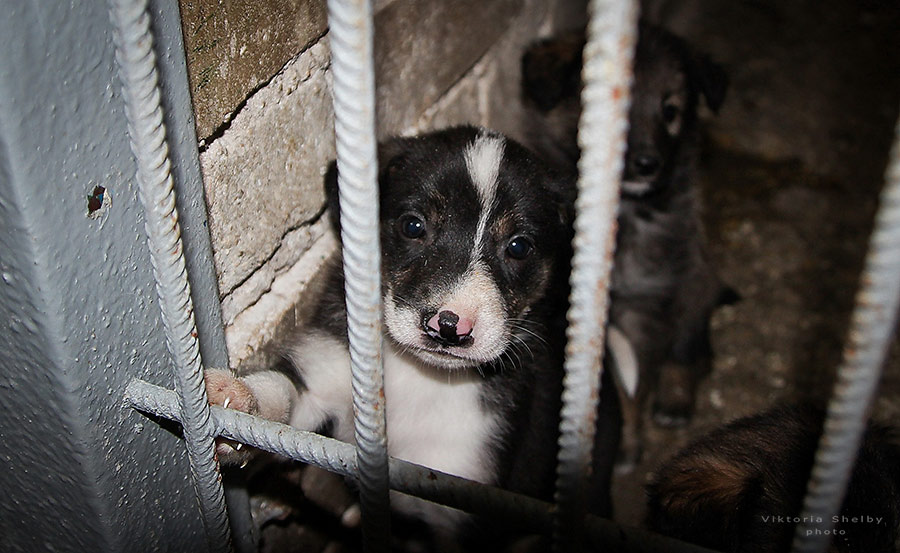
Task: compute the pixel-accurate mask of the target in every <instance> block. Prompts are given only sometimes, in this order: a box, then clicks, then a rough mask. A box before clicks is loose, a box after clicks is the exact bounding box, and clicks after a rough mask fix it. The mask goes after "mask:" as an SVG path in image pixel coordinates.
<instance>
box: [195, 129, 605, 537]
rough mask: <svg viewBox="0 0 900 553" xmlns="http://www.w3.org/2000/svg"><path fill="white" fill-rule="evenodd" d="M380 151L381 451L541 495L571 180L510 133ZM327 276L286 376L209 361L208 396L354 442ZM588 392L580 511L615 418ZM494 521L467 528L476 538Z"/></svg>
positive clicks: (559, 346) (334, 287)
mask: <svg viewBox="0 0 900 553" xmlns="http://www.w3.org/2000/svg"><path fill="white" fill-rule="evenodd" d="M379 158H380V175H379V185H380V204H381V213H380V220H381V244H382V270H383V274H382V278H383V281H382V282H383V284H382V291H383V299H384V323H385V329H386V335H385V341H384V385H385V396H386V415H387V428H388V450H389V453H390V455H392V456H394V457H398V458H400V459H405V460H407V461H411V462H414V463H418V464H421V465H425V466H428V467H432V468H435V469H438V470H441V471H443V472H447V473H450V474H454V475H458V476H462V477H465V478H469V479H471V480H475V481H478V482H483V483H487V484H493V485H497V486H501V487H504V488H507V489H510V490H513V491H517V492H522V493H525V494H528V495H531V496H534V497H539V498H546V499H549V498H550V497H551V496H552V489H553V481H554V467H555V458H556V452H557V443H556V441H557V434H558V424H559V408H560V401H561V400H560V394H561V390H562V362H563V346H564V340H565V338H564V333H565V312H566V309H567V301H566V300H567V293H568V289H567V285H566V281H567V276H568V264H569V254H568V252H569V251H570V247H569V241H570V239H571V232H570V218H571V210H572V208H571V204H572V195H573V186H572V182H571V180H570V179H567V178H564V177H562V176H560V175H559V174H557V173H556V172H554V171H553V170H552V169H550V168H549V167H548V166H547V165H545V164H544V163H543V162H541V161H540V160H539V159H537V158H536V157H535V156H534V155H533V154H531V153H530V152H529V151H527V150H526V149H525V148H523V147H522V146H520V145H519V144H517V143H515V142H513V141H511V140H508V139H506V138H505V137H503V136H501V135H499V134H497V133H494V132H491V131H488V130H484V129H479V128H474V127H457V128H452V129H447V130H443V131H438V132H435V133H432V134H428V135H424V136H420V137H414V138H398V139H394V140H391V141H389V142H388V143H386V144H384V145H382V146H381V147H380V151H379ZM333 177H334V174H333V172H332V174H331V178H329V179H328V180H329V182H330V186H329V198H330V204H331V206H330V208H331V213H332V214H336V213H338V209H337V204H336V192H335V188H336V187H335V186H334V181H335V180H336V179H334V178H333ZM335 224H336V226H339V224H340V222H339V221H335ZM327 278H328V279H329V280H328V283H327V286H326V287H325V288H326V290H325V293H324V294H323V295H322V297H321V299H320V300H319V304H318V307H317V308H316V310H315V315H314V316H313V317H312V323H311V324H310V325H309V326H307V327H306V328H304V329H303V330H302V334H301V335H300V337H299V338H298V339H297V341H296V343H294V344H292V345H291V346H290V357H291V361H292V362H293V366H294V368H295V369H296V376H297V377H298V378H299V381H300V385H299V386H295V385H294V384H292V383H291V379H290V378H288V377H287V376H285V375H283V374H281V373H279V372H276V371H266V372H259V373H255V374H250V375H249V376H246V377H243V378H240V379H236V378H235V377H234V376H232V375H231V374H230V373H227V372H216V373H211V374H209V376H208V378H207V388H208V389H209V391H210V396H211V398H212V399H211V400H212V401H215V402H216V403H223V402H224V401H225V398H226V397H229V398H231V399H230V400H229V405H230V406H235V407H237V408H242V409H243V408H245V407H247V408H246V409H245V410H248V411H251V412H253V411H255V412H258V413H259V414H261V415H262V416H264V417H267V418H270V419H274V420H278V421H282V422H288V423H290V424H291V425H292V426H295V427H297V428H300V429H306V430H321V429H323V428H326V427H327V428H330V432H331V433H332V434H333V435H334V437H336V438H338V439H341V440H344V441H347V442H353V440H354V433H353V413H352V404H351V395H350V393H351V389H350V361H349V353H348V345H347V326H346V310H345V307H344V281H343V274H342V271H341V268H340V264H339V263H334V264H333V266H332V267H331V271H330V273H329V275H328V276H327ZM603 390H604V393H603V397H602V398H601V399H602V401H601V407H600V413H599V423H598V425H599V427H598V432H597V443H596V444H595V452H596V453H595V462H594V476H595V483H594V484H595V485H594V490H593V492H592V494H591V497H592V498H593V501H594V504H593V505H592V507H593V510H594V511H595V512H597V513H598V514H601V515H603V514H606V515H608V514H609V510H610V502H609V480H610V472H611V468H612V462H613V459H614V457H615V451H616V448H617V443H618V437H619V431H620V423H621V421H620V419H619V412H618V402H617V398H616V393H615V391H614V388H613V386H612V385H609V386H604V388H603ZM242 398H243V399H242ZM223 446H224V444H223ZM225 447H226V448H227V446H225ZM222 453H224V454H227V453H229V452H228V451H227V450H226V451H223V452H222ZM392 504H393V505H394V507H396V508H397V509H398V510H399V511H401V512H402V513H404V514H406V515H411V516H413V517H417V518H419V519H421V520H424V521H425V522H426V523H428V524H429V525H430V526H431V527H433V528H436V529H439V530H443V531H445V532H448V533H450V534H458V533H459V531H460V530H461V529H462V527H463V526H466V527H468V526H470V525H469V524H468V522H469V519H468V518H467V517H466V516H465V515H463V514H462V513H461V512H459V511H454V510H452V509H449V508H446V507H441V506H438V505H435V504H432V503H429V502H425V501H421V500H416V499H414V498H410V497H406V496H400V495H395V496H394V497H392ZM472 526H473V527H475V530H474V531H475V532H477V525H472ZM468 530H469V531H472V530H471V529H468ZM493 530H494V529H492V532H484V533H481V534H477V533H476V535H475V543H476V544H478V543H483V542H484V541H485V539H486V536H487V535H489V534H493V533H494V531H493Z"/></svg>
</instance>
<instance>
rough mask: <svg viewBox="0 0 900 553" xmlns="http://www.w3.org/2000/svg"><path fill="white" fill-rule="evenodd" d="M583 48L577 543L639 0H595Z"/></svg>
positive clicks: (572, 480) (571, 502)
mask: <svg viewBox="0 0 900 553" xmlns="http://www.w3.org/2000/svg"><path fill="white" fill-rule="evenodd" d="M589 11H590V22H589V24H588V29H587V44H586V46H585V49H584V69H583V73H582V77H583V80H584V90H583V92H582V105H583V106H584V107H583V110H582V115H581V120H580V121H579V126H578V144H579V146H580V148H581V158H580V159H579V161H578V172H579V179H578V199H577V202H576V213H577V215H576V217H575V238H574V242H573V243H574V249H575V253H574V257H573V258H572V275H571V279H570V281H571V285H572V293H571V298H570V308H569V314H568V318H569V328H568V330H567V337H568V344H567V347H566V365H565V369H566V376H565V381H564V391H563V408H562V414H561V417H562V420H561V422H560V438H559V447H560V449H559V460H558V466H557V480H556V501H557V502H558V504H559V511H558V517H557V525H556V530H555V532H554V537H555V540H556V541H555V550H556V551H559V552H570V551H575V550H577V549H578V548H579V547H580V545H579V540H580V536H581V524H582V518H583V516H584V512H585V499H586V498H585V497H584V491H585V489H586V487H585V482H586V480H587V478H588V475H589V471H590V466H591V451H592V449H593V444H594V434H595V431H596V418H597V404H598V402H599V398H600V373H601V370H602V364H601V363H602V355H603V350H604V339H605V332H604V329H605V325H606V320H607V309H608V305H609V278H610V273H611V270H612V260H613V251H614V248H615V229H616V212H617V209H618V204H619V188H620V178H621V174H622V167H623V157H624V154H625V138H626V135H627V130H628V107H629V101H630V100H629V98H630V86H631V79H632V69H631V60H632V58H633V56H634V44H635V41H636V34H637V7H636V5H635V2H633V1H631V0H624V1H623V0H592V1H591V3H590V5H589Z"/></svg>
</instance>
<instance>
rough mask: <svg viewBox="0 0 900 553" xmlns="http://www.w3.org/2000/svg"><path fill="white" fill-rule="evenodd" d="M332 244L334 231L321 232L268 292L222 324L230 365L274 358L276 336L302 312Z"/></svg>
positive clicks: (268, 363)
mask: <svg viewBox="0 0 900 553" xmlns="http://www.w3.org/2000/svg"><path fill="white" fill-rule="evenodd" d="M336 248H337V241H336V238H335V237H334V234H333V233H332V232H330V230H329V231H326V232H324V233H323V234H322V235H321V237H320V238H319V239H318V240H316V242H314V243H313V244H312V246H311V247H310V248H309V249H308V250H307V251H306V253H304V254H303V256H302V257H301V258H300V259H299V261H298V262H297V263H295V264H293V265H292V266H291V267H290V269H288V270H287V271H285V272H283V273H282V274H280V275H278V276H276V277H275V279H274V280H273V281H272V284H271V286H270V288H269V290H268V292H266V293H265V294H263V295H262V296H261V297H259V299H258V300H257V301H256V302H255V303H254V304H253V305H252V306H250V307H248V308H246V309H244V310H243V311H241V312H240V314H238V315H237V316H236V317H235V318H234V321H233V322H232V324H230V325H228V326H226V327H225V340H226V341H227V343H228V357H229V363H230V365H231V366H232V367H241V368H243V369H248V368H255V367H266V366H271V365H272V363H273V362H274V361H276V360H277V357H278V354H279V352H278V351H277V349H276V348H277V345H276V344H277V343H278V342H279V341H280V340H277V339H276V338H284V337H285V336H286V335H287V333H289V332H291V331H292V330H293V328H294V327H296V325H297V321H298V319H302V317H303V316H304V315H305V313H306V310H307V308H308V307H309V304H310V303H311V302H310V301H308V300H309V298H311V297H312V296H313V295H314V294H313V293H308V292H311V289H312V290H315V286H314V284H315V283H316V276H317V275H318V274H319V271H320V270H321V269H322V267H323V266H324V264H325V262H326V261H327V260H328V258H329V257H330V256H331V255H332V254H333V253H334V251H335V249H336ZM304 298H305V299H306V300H307V301H305V302H304V301H303V300H304ZM270 344H272V345H273V346H272V347H269V345H270Z"/></svg>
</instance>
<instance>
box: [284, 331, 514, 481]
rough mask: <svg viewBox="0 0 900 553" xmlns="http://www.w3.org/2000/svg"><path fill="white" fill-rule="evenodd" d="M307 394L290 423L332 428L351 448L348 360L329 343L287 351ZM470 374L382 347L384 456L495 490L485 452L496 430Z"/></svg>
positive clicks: (322, 339) (317, 341)
mask: <svg viewBox="0 0 900 553" xmlns="http://www.w3.org/2000/svg"><path fill="white" fill-rule="evenodd" d="M293 354H294V355H293V358H294V361H295V363H296V365H297V367H298V369H299V371H300V374H301V375H302V377H303V379H304V383H305V387H306V390H305V391H304V392H303V394H302V396H301V399H300V402H299V404H298V406H297V407H296V408H295V410H294V414H293V416H292V420H291V424H292V425H294V426H296V427H298V428H303V429H310V430H311V429H314V428H317V427H318V426H319V425H320V424H321V421H324V420H328V419H330V420H332V421H333V422H334V423H335V426H334V434H335V437H336V438H338V439H340V440H344V441H347V442H352V441H353V434H354V432H353V410H352V398H351V378H350V355H349V352H348V351H347V347H346V345H345V344H343V343H341V342H340V341H338V340H336V339H334V338H332V337H327V336H315V337H312V339H308V340H306V341H304V342H303V343H302V344H300V345H299V347H297V348H296V349H295V350H294V352H293ZM469 372H470V371H463V370H446V369H438V368H435V367H432V366H429V365H426V364H424V363H422V362H421V361H420V360H418V359H416V358H413V357H412V356H409V355H402V354H400V353H399V352H397V351H396V349H395V346H394V344H393V343H392V342H390V341H389V340H385V347H384V387H385V398H386V407H385V412H386V415H387V428H388V453H389V454H390V455H392V456H394V457H397V458H400V459H404V460H406V461H410V462H413V463H417V464H420V465H425V466H428V467H431V468H434V469H437V470H440V471H442V472H447V473H450V474H454V475H457V476H462V477H465V478H469V479H471V480H477V481H480V482H485V483H493V482H494V480H495V478H494V472H495V471H494V468H495V459H494V455H493V454H492V451H491V449H492V448H491V447H489V445H490V444H491V443H492V442H494V441H495V439H496V437H497V433H498V432H499V431H501V430H502V425H501V424H500V423H499V421H498V418H497V417H496V415H493V414H491V413H489V412H488V411H487V410H486V409H484V408H483V406H482V403H481V389H482V385H483V383H482V381H481V380H480V379H479V378H478V376H477V375H474V376H473V375H472V374H469Z"/></svg>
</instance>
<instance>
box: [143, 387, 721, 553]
mask: <svg viewBox="0 0 900 553" xmlns="http://www.w3.org/2000/svg"><path fill="white" fill-rule="evenodd" d="M125 400H126V404H127V405H128V406H129V407H133V408H135V409H137V410H138V411H141V412H144V413H148V414H152V415H155V416H159V417H164V418H167V419H171V420H175V421H178V420H179V412H178V407H177V399H176V397H175V392H172V391H171V390H167V389H165V388H162V387H159V386H156V385H153V384H150V383H148V382H144V381H142V380H137V379H135V380H132V381H131V382H130V383H129V384H128V386H127V387H126V389H125ZM210 414H211V420H212V423H213V424H214V426H215V428H216V429H217V432H218V433H219V434H220V435H221V436H224V437H226V438H229V439H231V440H236V441H239V442H242V443H245V444H248V445H252V446H254V447H257V448H259V449H262V450H265V451H268V452H271V453H276V454H278V455H283V456H285V457H289V458H291V459H293V460H295V461H302V462H304V463H308V464H310V465H314V466H317V467H319V468H323V469H325V470H328V471H331V472H335V473H337V474H341V475H343V476H349V477H351V478H356V477H357V463H356V448H355V447H354V446H353V445H351V444H347V443H344V442H341V441H338V440H334V439H332V438H327V437H325V436H322V435H319V434H315V433H313V432H304V431H302V430H297V429H296V428H293V427H290V426H287V425H284V424H279V423H275V422H272V421H268V420H265V419H261V418H259V417H254V416H251V415H247V414H246V413H241V412H239V411H234V410H232V409H223V408H221V407H218V406H213V407H212V408H211V409H210ZM389 468H390V487H391V488H392V489H394V490H397V491H399V492H402V493H405V494H409V495H414V496H416V497H421V498H423V499H427V500H429V501H434V502H436V503H441V504H443V505H448V506H450V507H454V508H456V509H461V510H463V511H467V512H470V513H475V514H478V515H481V516H484V517H486V518H491V519H496V520H502V521H504V522H507V523H509V524H511V525H516V526H518V527H521V528H524V529H527V530H529V531H530V532H533V533H542V534H549V533H550V532H551V530H552V527H553V515H554V513H555V511H556V507H555V506H554V505H553V504H551V503H548V502H546V501H541V500H538V499H534V498H531V497H527V496H524V495H519V494H516V493H513V492H510V491H507V490H503V489H500V488H496V487H494V486H488V485H486V484H480V483H478V482H473V481H471V480H466V479H465V478H460V477H458V476H453V475H451V474H446V473H443V472H440V471H437V470H433V469H430V468H428V467H423V466H421V465H417V464H415V463H410V462H408V461H403V460H401V459H395V458H393V457H391V458H390V459H389ZM585 530H586V532H585V533H586V536H587V538H588V539H587V541H588V543H589V544H590V545H593V546H597V547H605V548H609V549H610V550H612V551H621V552H624V553H628V552H634V553H650V552H657V551H668V552H671V553H712V552H711V550H709V549H706V548H702V547H698V546H695V545H691V544H687V543H684V542H681V541H678V540H673V539H671V538H666V537H663V536H659V535H656V534H653V533H651V532H648V531H646V530H642V529H639V528H629V527H626V526H619V525H617V524H615V523H614V522H611V521H609V520H604V519H601V518H598V517H594V516H588V517H587V520H586V524H585Z"/></svg>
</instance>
